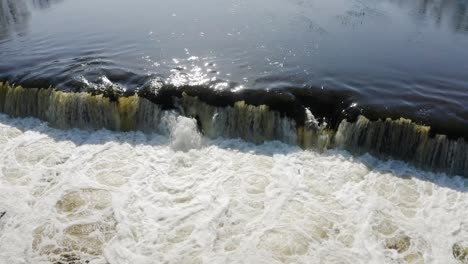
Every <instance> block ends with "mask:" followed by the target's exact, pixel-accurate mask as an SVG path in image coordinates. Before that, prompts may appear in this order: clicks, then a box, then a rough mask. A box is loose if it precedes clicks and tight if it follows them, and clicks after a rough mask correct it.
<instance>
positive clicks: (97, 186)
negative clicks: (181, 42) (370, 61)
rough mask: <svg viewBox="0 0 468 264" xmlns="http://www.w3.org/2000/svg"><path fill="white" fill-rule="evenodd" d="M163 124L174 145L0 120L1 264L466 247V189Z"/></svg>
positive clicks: (360, 161) (437, 257)
mask: <svg viewBox="0 0 468 264" xmlns="http://www.w3.org/2000/svg"><path fill="white" fill-rule="evenodd" d="M165 118H166V119H168V121H167V124H169V125H168V127H167V129H168V130H170V131H168V132H169V133H168V135H170V136H161V135H157V134H152V135H146V134H143V133H139V132H132V133H117V132H109V131H106V130H101V131H96V132H85V131H81V130H76V129H75V130H68V131H63V130H56V129H52V128H49V127H48V126H46V125H45V123H42V122H40V121H37V120H35V119H10V118H7V117H6V116H4V115H0V145H1V148H0V155H1V157H0V212H1V211H6V214H5V215H4V216H3V217H2V218H1V219H0V263H12V264H15V263H53V262H57V261H59V260H61V261H62V262H65V263H66V261H68V262H72V261H75V262H77V260H78V259H79V260H81V261H83V262H84V261H86V260H89V261H90V263H93V264H96V263H112V264H114V263H145V264H146V263H405V262H409V263H457V262H456V260H455V258H454V257H453V252H452V251H453V250H452V248H453V245H454V244H455V243H459V242H462V241H468V222H467V221H468V220H467V219H468V195H467V187H466V184H467V182H466V181H465V180H464V179H462V178H460V177H454V178H449V177H447V176H445V175H444V174H432V173H426V172H422V171H419V170H415V169H413V168H412V167H409V166H407V165H406V164H404V163H401V162H395V161H388V162H382V161H378V160H376V159H374V158H372V157H370V156H362V157H358V158H356V157H352V156H350V155H349V154H348V153H346V152H338V151H329V152H326V153H323V154H319V153H316V152H312V151H303V150H301V149H299V148H297V147H293V146H289V145H285V144H282V143H279V142H269V143H266V144H263V145H253V144H249V143H245V142H243V141H240V140H222V139H219V140H214V141H213V140H207V139H203V138H202V137H201V136H200V135H199V134H197V132H196V122H195V120H191V119H187V118H184V117H175V116H174V117H169V116H168V117H165ZM171 118H172V119H171ZM202 141H204V142H203V144H202ZM179 150H184V151H179ZM418 261H423V262H418Z"/></svg>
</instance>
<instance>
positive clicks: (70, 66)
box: [0, 0, 468, 136]
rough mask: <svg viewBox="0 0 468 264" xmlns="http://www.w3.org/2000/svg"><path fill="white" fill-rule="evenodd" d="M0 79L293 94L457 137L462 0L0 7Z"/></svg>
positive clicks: (467, 91)
mask: <svg viewBox="0 0 468 264" xmlns="http://www.w3.org/2000/svg"><path fill="white" fill-rule="evenodd" d="M0 80H9V81H12V82H16V83H21V84H23V85H25V86H31V87H47V86H49V85H52V86H56V87H59V88H61V89H71V90H87V89H99V88H100V87H103V86H110V85H112V86H113V87H114V88H116V89H121V90H135V89H138V88H139V87H142V86H143V85H148V84H151V83H157V82H164V83H169V84H174V85H183V84H189V85H206V86H210V87H212V88H213V89H234V90H241V89H281V88H284V87H300V88H304V89H313V90H316V91H315V92H317V93H318V94H320V93H321V91H322V90H323V93H324V94H329V93H327V91H333V92H338V93H342V94H346V96H348V97H349V98H350V101H352V102H353V106H355V107H357V108H362V109H363V111H370V110H372V111H374V112H378V113H379V115H380V116H391V117H398V116H404V117H409V118H412V119H415V120H417V121H419V122H423V123H426V124H431V125H433V126H438V127H446V128H448V130H453V131H455V132H454V133H456V134H457V135H458V136H466V135H464V134H465V133H466V132H467V131H468V1H464V0H326V1H325V0H217V1H215V0H198V1H197V0H175V1H158V0H134V1H124V0H64V1H60V0H50V1H49V0H0ZM327 96H329V95H327ZM340 98H341V97H340Z"/></svg>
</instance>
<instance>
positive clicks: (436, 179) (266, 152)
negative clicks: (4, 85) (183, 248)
mask: <svg viewBox="0 0 468 264" xmlns="http://www.w3.org/2000/svg"><path fill="white" fill-rule="evenodd" d="M0 123H1V124H4V125H7V126H10V127H15V128H17V129H19V130H20V131H22V132H27V131H33V132H37V133H41V134H44V135H47V136H48V137H50V138H52V139H53V140H55V141H56V142H60V141H69V142H72V143H73V144H75V145H76V146H81V145H100V144H106V143H109V142H116V143H119V144H129V145H131V146H138V145H149V146H169V145H170V143H171V141H170V137H168V136H163V135H160V134H155V133H153V134H145V133H143V132H139V131H137V132H115V131H109V130H104V129H102V130H94V131H85V130H80V129H70V130H60V129H55V128H51V127H49V126H48V124H47V123H46V122H43V121H40V120H38V119H35V118H10V117H8V116H7V115H4V114H0ZM110 132H111V133H110ZM204 146H205V147H210V146H214V147H218V148H221V149H225V150H232V151H237V152H242V153H251V154H256V155H263V156H269V157H271V156H274V155H288V154H294V153H298V152H301V151H304V150H302V149H301V148H299V147H298V146H292V145H287V144H284V143H282V142H279V141H270V142H266V143H263V144H261V145H257V144H254V143H249V142H246V141H243V140H241V139H223V138H218V139H205V141H204ZM307 151H314V150H307ZM317 155H324V156H339V157H341V158H342V159H343V160H347V161H352V162H357V163H360V164H364V165H365V166H366V167H367V168H368V169H369V171H370V172H376V173H379V174H387V173H390V174H392V175H393V176H395V177H398V178H401V179H411V178H416V179H418V180H422V181H427V182H430V183H432V184H435V185H437V186H440V187H443V188H449V189H452V190H455V191H458V192H468V179H465V178H463V177H461V176H448V175H447V174H445V173H434V172H428V171H424V170H421V169H417V168H415V167H414V166H412V165H410V164H408V163H405V162H402V161H398V160H382V159H377V158H375V157H373V156H371V155H369V154H364V155H353V154H351V153H350V152H348V151H344V150H339V149H331V150H327V151H325V152H324V153H320V154H319V153H317Z"/></svg>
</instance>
